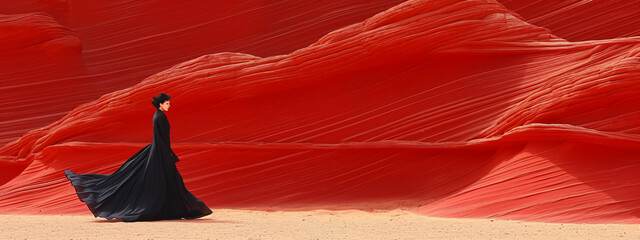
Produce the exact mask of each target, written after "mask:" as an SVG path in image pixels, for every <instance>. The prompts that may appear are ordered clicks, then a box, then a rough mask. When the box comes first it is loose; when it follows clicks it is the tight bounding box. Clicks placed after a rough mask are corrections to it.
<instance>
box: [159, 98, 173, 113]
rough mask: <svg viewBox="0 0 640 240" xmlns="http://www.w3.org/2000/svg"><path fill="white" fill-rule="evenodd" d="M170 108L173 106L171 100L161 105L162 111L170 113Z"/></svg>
mask: <svg viewBox="0 0 640 240" xmlns="http://www.w3.org/2000/svg"><path fill="white" fill-rule="evenodd" d="M170 106H171V103H170V100H167V101H164V102H163V103H160V110H162V111H169V107H170Z"/></svg>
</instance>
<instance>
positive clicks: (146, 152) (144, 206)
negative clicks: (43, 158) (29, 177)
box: [64, 93, 212, 222]
mask: <svg viewBox="0 0 640 240" xmlns="http://www.w3.org/2000/svg"><path fill="white" fill-rule="evenodd" d="M170 99H171V97H170V96H169V95H167V94H165V93H161V94H159V95H158V96H157V97H153V101H152V104H153V105H154V106H155V107H156V113H155V114H154V115H153V141H152V142H151V143H150V144H148V145H147V146H145V147H144V148H142V149H141V150H140V151H138V152H137V153H135V154H134V155H133V156H132V157H131V158H129V159H128V160H127V161H126V162H125V163H124V164H122V166H120V168H118V170H116V171H115V172H114V173H112V174H108V175H103V174H77V173H74V172H72V171H70V170H64V173H65V175H66V176H67V179H69V181H71V185H73V187H74V188H75V191H76V193H77V194H78V198H79V199H80V201H82V202H84V203H86V204H87V207H89V210H91V212H92V213H93V215H94V216H95V217H103V218H106V219H114V218H117V219H122V220H123V221H125V222H132V221H150V220H162V219H180V218H187V219H192V218H199V217H203V216H206V215H209V214H211V213H212V212H211V209H209V208H208V207H207V206H206V205H205V204H204V203H203V202H202V201H201V200H200V199H198V198H196V197H195V196H193V194H191V192H189V190H187V189H186V187H185V186H184V182H183V181H182V176H181V175H180V173H179V172H178V169H177V168H176V166H175V163H176V162H178V161H179V159H178V157H177V156H176V155H175V154H174V153H173V150H171V141H170V138H169V127H170V126H169V120H168V119H167V116H166V115H165V113H164V112H166V111H168V110H169V106H170V101H169V100H170Z"/></svg>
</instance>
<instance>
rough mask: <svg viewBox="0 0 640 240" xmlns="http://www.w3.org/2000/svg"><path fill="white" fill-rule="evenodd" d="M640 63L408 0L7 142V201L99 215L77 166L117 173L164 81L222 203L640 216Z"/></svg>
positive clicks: (202, 188)
mask: <svg viewBox="0 0 640 240" xmlns="http://www.w3.org/2000/svg"><path fill="white" fill-rule="evenodd" d="M639 61H640V37H631V38H616V39H605V40H591V41H581V42H569V41H567V40H565V39H563V38H560V37H557V36H556V35H555V34H553V32H552V30H549V29H547V28H542V27H538V26H535V25H532V24H530V23H528V22H527V21H526V19H525V18H523V17H521V16H519V15H518V14H515V13H514V12H512V11H511V10H509V9H507V8H505V7H504V6H503V5H501V4H500V3H498V2H495V1H462V0H438V1H407V2H404V3H402V4H399V5H397V6H394V7H392V8H390V9H388V10H386V11H383V12H380V13H378V14H376V15H375V16H372V17H371V18H369V19H367V20H365V21H363V22H361V23H356V24H353V25H349V26H346V27H344V28H340V29H337V30H335V31H333V32H331V33H329V34H327V35H325V36H324V37H322V38H320V39H319V40H318V41H317V42H315V43H313V44H310V45H309V46H307V47H304V48H300V49H298V50H296V51H293V52H291V53H289V54H283V55H274V56H270V57H259V56H255V55H250V54H245V53H234V52H220V53H215V54H208V55H203V56H201V57H197V58H194V59H192V60H189V61H185V62H182V63H179V64H176V65H174V66H172V67H170V68H168V69H166V70H164V71H161V72H158V73H156V74H153V75H151V76H150V77H148V78H146V79H144V80H143V81H142V82H140V83H138V84H136V85H133V86H131V87H129V88H125V89H121V90H118V91H113V92H110V93H108V94H105V95H103V96H101V97H100V98H99V99H97V100H95V101H92V102H88V103H85V104H82V105H80V106H78V107H77V108H75V109H73V110H72V111H70V112H69V113H68V114H67V115H65V116H64V117H62V118H61V119H59V120H58V121H56V122H54V123H53V124H50V125H48V126H45V127H42V128H40V129H36V130H33V131H30V132H28V133H27V134H25V135H23V136H22V137H21V138H20V139H18V140H16V141H13V142H11V143H9V144H7V145H5V146H3V147H2V148H0V164H2V169H7V170H3V173H5V174H3V176H2V177H3V179H0V180H2V181H3V183H4V184H3V185H2V186H0V212H2V213H29V214H38V213H86V212H87V211H86V209H85V208H86V207H85V206H83V205H82V203H81V202H79V201H77V199H75V198H74V195H73V189H72V188H70V187H69V186H68V184H67V183H66V182H65V181H64V176H63V175H62V170H64V169H72V170H74V171H75V172H79V173H83V172H91V173H102V174H108V173H110V172H113V171H114V170H115V169H116V168H117V167H118V166H119V165H120V164H121V163H122V162H123V161H124V160H125V159H126V158H128V157H129V156H130V155H132V154H133V153H135V152H136V151H137V150H138V149H139V148H140V147H143V146H144V145H146V144H147V142H149V141H150V140H151V139H150V138H151V136H152V135H151V127H150V121H151V116H152V114H153V108H151V107H150V106H149V98H150V96H154V95H156V94H157V93H158V92H166V93H168V94H170V95H171V96H172V103H173V104H172V108H171V110H170V111H169V112H167V115H168V117H169V119H170V121H171V123H172V126H173V128H172V145H173V146H174V151H175V152H176V154H177V155H179V156H180V158H181V161H180V164H179V166H178V167H179V168H180V171H181V173H182V174H183V176H184V179H185V183H186V184H187V185H188V187H189V189H190V190H192V192H193V193H194V195H197V196H198V197H199V198H200V199H202V200H203V201H205V202H206V203H207V205H208V206H211V207H233V208H257V209H285V210H290V209H310V208H329V209H344V208H357V209H365V210H369V209H379V208H409V209H412V210H413V211H416V212H418V213H422V214H427V215H430V216H441V217H472V218H502V219H520V220H532V221H544V222H584V223H638V222H640V221H639V220H640V218H639V217H638V216H639V214H640V209H638V207H637V206H640V205H639V204H638V202H639V201H640V195H638V194H637V193H636V192H637V191H635V189H637V188H638V183H640V178H638V177H636V174H634V173H635V172H637V171H638V170H639V169H638V168H639V167H638V165H637V164H636V161H637V159H638V156H640V129H639V128H638V126H640V125H639V124H638V123H640V105H638V104H636V102H637V100H638V97H637V96H640V94H639V93H640V84H638V83H639V82H640V68H639V67H638V66H640V65H639V64H638V63H639ZM7 176H9V177H7ZM34 192H37V193H38V194H33V193H34ZM42 196H46V197H44V198H43V197H42Z"/></svg>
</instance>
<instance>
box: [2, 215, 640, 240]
mask: <svg viewBox="0 0 640 240" xmlns="http://www.w3.org/2000/svg"><path fill="white" fill-rule="evenodd" d="M212 210H213V214H212V215H209V216H207V217H205V218H201V219H195V220H165V221H154V222H130V223H127V222H122V221H119V220H106V219H103V218H94V217H93V216H92V215H0V239H527V240H530V239H640V224H566V223H565V224H560V223H536V222H522V221H507V220H491V219H449V218H434V217H427V216H422V215H418V214H414V213H411V212H407V211H404V210H392V211H381V212H365V211H359V210H341V211H328V210H313V211H253V210H235V209H212Z"/></svg>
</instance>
